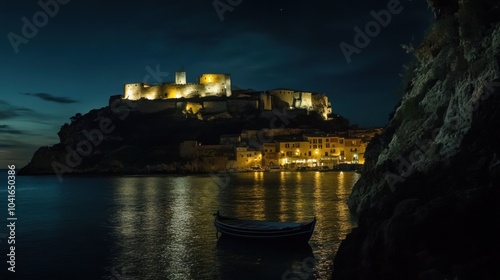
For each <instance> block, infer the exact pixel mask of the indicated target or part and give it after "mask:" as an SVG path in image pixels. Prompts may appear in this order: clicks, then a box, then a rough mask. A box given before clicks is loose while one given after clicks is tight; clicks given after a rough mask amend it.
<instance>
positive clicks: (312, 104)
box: [109, 71, 332, 120]
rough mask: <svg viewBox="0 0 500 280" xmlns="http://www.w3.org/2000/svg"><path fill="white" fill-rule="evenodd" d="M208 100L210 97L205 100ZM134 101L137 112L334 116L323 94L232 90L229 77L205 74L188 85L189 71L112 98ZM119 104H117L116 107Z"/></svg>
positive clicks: (127, 86) (136, 86)
mask: <svg viewBox="0 0 500 280" xmlns="http://www.w3.org/2000/svg"><path fill="white" fill-rule="evenodd" d="M205 97H208V98H205ZM217 97H219V98H217ZM129 100H132V101H134V104H135V106H134V107H135V110H139V111H143V112H158V111H161V110H166V109H176V110H180V111H182V112H184V113H185V114H189V115H193V116H196V117H198V118H203V115H204V114H218V113H229V114H233V115H241V114H242V113H245V112H247V111H248V110H260V111H271V110H273V109H285V110H292V111H295V112H296V113H300V112H299V111H301V112H305V113H307V114H308V113H309V112H316V113H318V114H319V115H321V116H322V117H323V119H325V120H326V119H328V115H329V114H331V113H332V108H331V103H330V102H329V101H328V97H327V96H326V95H324V94H321V93H312V92H304V91H299V90H293V89H285V88H278V89H273V90H269V91H250V90H235V91H234V93H233V92H232V91H231V76H230V75H229V74H202V75H201V76H200V77H199V78H198V83H192V84H191V83H186V72H184V71H179V72H176V73H175V82H171V83H163V84H161V85H150V84H147V83H135V84H125V86H124V91H123V95H114V96H111V97H110V100H109V104H110V106H112V104H113V102H126V101H129ZM115 105H116V104H115Z"/></svg>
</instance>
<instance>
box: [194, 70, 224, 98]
mask: <svg viewBox="0 0 500 280" xmlns="http://www.w3.org/2000/svg"><path fill="white" fill-rule="evenodd" d="M198 82H199V84H202V85H207V86H206V88H205V92H206V96H209V95H217V94H223V95H225V96H231V94H232V93H231V76H230V75H229V74H203V75H201V76H200V78H199V79H198Z"/></svg>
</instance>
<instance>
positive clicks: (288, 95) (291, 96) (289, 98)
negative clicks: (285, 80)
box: [270, 89, 295, 107]
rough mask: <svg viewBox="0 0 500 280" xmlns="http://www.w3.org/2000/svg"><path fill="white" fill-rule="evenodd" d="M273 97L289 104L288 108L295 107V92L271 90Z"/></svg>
mask: <svg viewBox="0 0 500 280" xmlns="http://www.w3.org/2000/svg"><path fill="white" fill-rule="evenodd" d="M270 93H271V95H272V96H274V97H276V98H278V99H280V100H281V101H283V102H285V103H287V104H288V107H293V106H294V105H295V102H294V100H295V92H294V91H293V90H285V89H277V90H271V91H270Z"/></svg>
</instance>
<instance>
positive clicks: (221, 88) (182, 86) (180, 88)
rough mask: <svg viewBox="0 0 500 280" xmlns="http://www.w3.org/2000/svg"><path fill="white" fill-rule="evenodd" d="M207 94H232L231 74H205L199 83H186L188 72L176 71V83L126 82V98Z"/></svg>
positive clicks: (180, 96) (170, 97)
mask: <svg viewBox="0 0 500 280" xmlns="http://www.w3.org/2000/svg"><path fill="white" fill-rule="evenodd" d="M206 96H228V97H229V96H231V76H230V75H229V74H203V75H201V76H200V77H199V79H198V83H196V84H188V83H186V72H184V71H183V72H176V73H175V83H164V84H162V85H149V84H145V83H136V84H125V89H124V96H123V97H124V99H128V100H139V99H141V98H145V99H149V100H156V99H173V98H182V97H184V98H193V97H206Z"/></svg>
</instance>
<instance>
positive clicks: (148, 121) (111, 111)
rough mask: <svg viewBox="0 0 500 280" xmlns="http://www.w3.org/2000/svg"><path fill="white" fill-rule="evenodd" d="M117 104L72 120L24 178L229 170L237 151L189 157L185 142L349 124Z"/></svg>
mask: <svg viewBox="0 0 500 280" xmlns="http://www.w3.org/2000/svg"><path fill="white" fill-rule="evenodd" d="M116 104H117V105H116V106H114V105H113V106H107V107H104V108H101V109H95V110H91V111H90V112H88V113H86V114H84V115H81V114H76V115H75V116H73V117H72V118H71V123H70V124H67V123H66V124H64V125H63V126H62V127H61V129H60V131H59V132H58V135H59V140H60V141H59V143H57V144H55V145H53V146H50V147H49V146H47V147H41V148H39V149H38V150H37V151H36V152H35V154H34V155H33V158H32V160H31V161H30V162H29V164H28V165H27V166H25V167H24V168H22V169H21V170H20V174H21V175H23V174H24V175H27V174H35V175H37V174H57V175H59V177H60V176H62V175H66V174H110V173H112V174H149V173H206V172H212V171H220V170H224V169H225V168H226V163H225V162H227V160H229V159H231V157H234V150H233V149H230V151H229V152H226V153H224V154H217V153H212V154H210V155H205V156H204V157H197V158H190V159H185V158H181V157H180V154H179V145H180V144H181V142H183V141H186V140H197V141H198V142H199V143H200V144H203V145H213V144H219V142H220V135H223V134H240V133H241V132H242V130H243V129H252V130H259V129H269V128H271V127H279V126H286V127H287V128H296V127H302V128H304V127H308V128H317V129H322V130H325V131H345V130H347V129H348V126H349V121H348V120H347V119H345V118H343V117H341V116H338V115H335V116H334V118H333V120H330V121H323V120H322V119H321V116H319V115H317V114H312V113H311V114H309V115H304V114H301V113H300V111H299V110H291V111H279V110H273V111H256V110H249V111H248V112H246V113H245V114H241V113H238V114H237V115H230V114H228V113H220V114H205V115H204V117H203V118H201V119H200V118H199V114H190V113H189V112H185V111H183V110H178V109H166V110H162V111H158V112H153V113H151V112H144V111H141V110H138V109H137V107H138V105H137V103H135V102H131V101H127V102H118V103H116ZM294 112H296V113H294ZM254 142H258V141H254ZM247 144H248V143H247ZM60 178H61V177H60Z"/></svg>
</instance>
